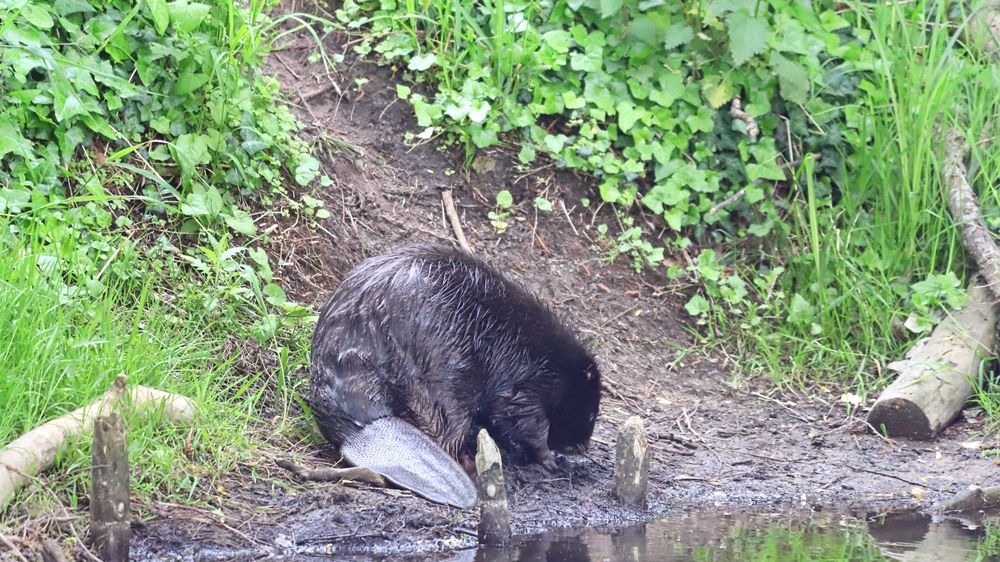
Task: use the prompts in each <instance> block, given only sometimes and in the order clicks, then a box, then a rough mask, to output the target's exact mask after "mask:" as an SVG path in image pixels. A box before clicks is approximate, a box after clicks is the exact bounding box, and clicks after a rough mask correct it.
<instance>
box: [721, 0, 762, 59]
mask: <svg viewBox="0 0 1000 562" xmlns="http://www.w3.org/2000/svg"><path fill="white" fill-rule="evenodd" d="M726 21H727V23H728V24H729V52H730V54H732V56H733V63H734V64H736V66H740V65H741V64H743V63H745V62H746V61H748V60H750V58H751V57H753V56H754V55H756V54H758V53H760V52H761V51H763V50H764V47H765V46H767V35H768V28H767V21H766V20H765V19H763V18H755V17H752V16H751V15H750V13H749V12H747V11H746V10H739V11H737V12H733V13H731V14H729V17H728V18H727V20H726Z"/></svg>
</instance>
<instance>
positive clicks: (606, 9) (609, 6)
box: [600, 0, 625, 18]
mask: <svg viewBox="0 0 1000 562" xmlns="http://www.w3.org/2000/svg"><path fill="white" fill-rule="evenodd" d="M600 2H601V17H602V18H609V17H611V16H613V15H615V14H617V13H618V12H619V11H621V9H622V5H623V4H624V3H625V0H600Z"/></svg>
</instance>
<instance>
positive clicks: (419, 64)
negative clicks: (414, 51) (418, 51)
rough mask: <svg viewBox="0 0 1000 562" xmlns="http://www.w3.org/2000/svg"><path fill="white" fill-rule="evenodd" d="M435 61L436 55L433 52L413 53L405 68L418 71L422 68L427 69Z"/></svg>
mask: <svg viewBox="0 0 1000 562" xmlns="http://www.w3.org/2000/svg"><path fill="white" fill-rule="evenodd" d="M436 62H437V55H435V54H434V53H426V54H423V55H414V56H413V58H411V59H410V63H409V64H408V65H407V68H409V69H410V70H414V71H417V72H420V71H422V70H427V69H428V68H430V67H431V66H433V65H434V63H436Z"/></svg>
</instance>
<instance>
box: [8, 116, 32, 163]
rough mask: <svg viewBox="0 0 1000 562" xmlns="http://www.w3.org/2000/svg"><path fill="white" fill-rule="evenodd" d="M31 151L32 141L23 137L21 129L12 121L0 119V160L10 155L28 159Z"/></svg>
mask: <svg viewBox="0 0 1000 562" xmlns="http://www.w3.org/2000/svg"><path fill="white" fill-rule="evenodd" d="M31 149H32V145H31V141H29V140H28V139H26V138H24V137H23V136H21V130H20V128H19V127H17V126H16V125H15V124H14V122H13V121H11V120H10V119H7V118H5V117H0V158H3V157H4V156H6V155H8V154H14V155H17V156H21V157H27V156H28V155H29V154H30V153H31Z"/></svg>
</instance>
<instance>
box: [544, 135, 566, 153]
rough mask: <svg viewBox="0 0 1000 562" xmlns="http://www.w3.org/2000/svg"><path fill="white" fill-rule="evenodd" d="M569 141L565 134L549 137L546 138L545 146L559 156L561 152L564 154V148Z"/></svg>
mask: <svg viewBox="0 0 1000 562" xmlns="http://www.w3.org/2000/svg"><path fill="white" fill-rule="evenodd" d="M567 140H569V138H568V137H567V136H566V135H563V134H559V135H548V136H547V137H545V146H546V147H547V148H548V149H549V151H551V152H552V153H553V154H559V153H560V152H562V149H563V147H564V146H566V141H567Z"/></svg>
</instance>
